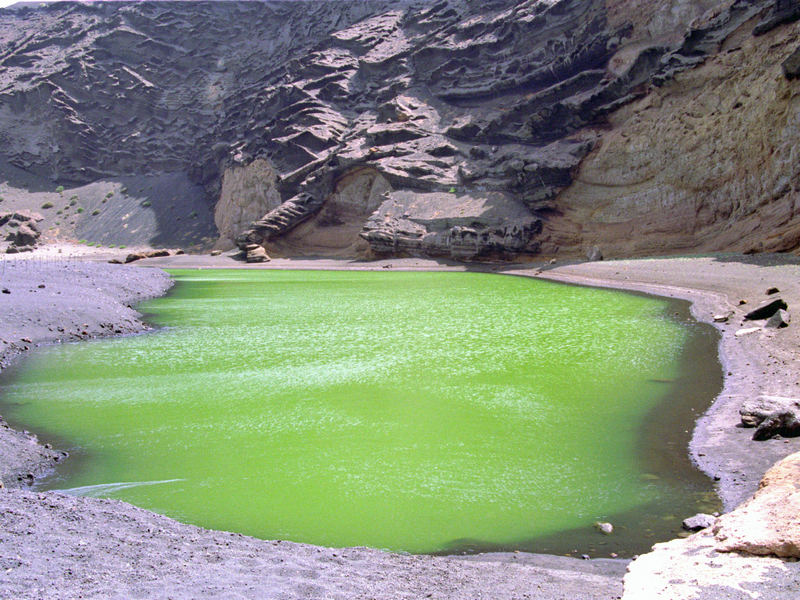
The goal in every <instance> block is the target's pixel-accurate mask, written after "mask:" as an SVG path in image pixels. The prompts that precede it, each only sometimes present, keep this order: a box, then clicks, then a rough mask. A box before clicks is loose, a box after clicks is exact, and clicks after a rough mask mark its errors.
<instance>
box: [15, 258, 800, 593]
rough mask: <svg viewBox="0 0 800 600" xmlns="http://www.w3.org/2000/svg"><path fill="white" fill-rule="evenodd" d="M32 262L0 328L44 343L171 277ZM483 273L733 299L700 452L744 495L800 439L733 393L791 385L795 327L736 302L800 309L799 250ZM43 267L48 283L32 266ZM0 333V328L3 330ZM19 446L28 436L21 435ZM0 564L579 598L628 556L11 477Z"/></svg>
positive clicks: (708, 306)
mask: <svg viewBox="0 0 800 600" xmlns="http://www.w3.org/2000/svg"><path fill="white" fill-rule="evenodd" d="M42 262H43V263H44V262H45V261H42ZM139 264H144V265H148V264H149V265H153V266H156V265H158V266H169V267H176V268H178V267H185V268H204V267H206V268H207V267H232V266H237V265H238V263H234V262H232V261H231V260H230V259H229V258H227V257H225V256H221V257H195V256H178V257H170V258H168V259H148V260H147V261H142V263H139ZM24 268H26V267H24V266H22V264H21V263H20V266H18V267H15V269H14V270H13V272H15V273H17V275H19V273H22V271H18V270H16V269H24ZM27 268H29V269H30V270H29V271H27V272H26V273H25V276H24V277H18V279H17V280H16V281H17V284H15V285H19V286H20V287H21V288H25V287H26V286H27V289H28V292H26V294H28V297H30V298H32V297H33V295H36V294H39V293H41V290H42V288H39V287H38V285H39V283H38V282H37V281H38V280H41V281H42V282H43V283H44V284H45V286H46V287H45V288H43V289H47V290H51V292H52V293H54V294H55V295H56V296H59V297H58V298H53V299H50V300H48V303H45V304H41V303H40V308H39V309H38V312H34V313H31V314H28V313H19V314H18V316H16V317H14V318H13V319H6V318H5V314H6V311H4V312H3V313H2V315H3V316H0V319H5V320H4V321H0V333H2V334H3V335H6V334H5V332H6V329H5V328H7V327H12V328H13V329H10V330H9V331H10V332H13V333H14V335H17V336H21V335H24V336H25V337H27V338H28V339H30V340H31V344H28V345H32V344H33V343H34V342H36V341H41V342H45V341H55V339H56V337H57V336H55V334H53V332H52V331H51V330H49V329H48V328H49V327H52V326H54V327H55V329H56V331H58V329H57V328H58V327H63V328H64V329H65V330H66V329H67V327H66V326H65V325H64V324H63V323H69V324H78V325H79V326H81V327H82V326H84V324H88V325H92V323H94V321H92V322H90V320H89V319H88V317H87V313H86V312H84V313H81V314H80V316H79V317H77V316H75V315H74V314H73V313H72V311H73V310H85V311H88V312H89V313H91V314H92V315H93V317H94V319H95V320H96V323H97V327H98V328H99V329H97V332H98V333H104V332H105V333H107V332H108V327H100V325H101V324H103V323H105V324H110V325H111V326H112V327H113V329H112V331H111V333H113V332H114V330H115V329H117V328H119V326H120V325H126V324H127V325H126V326H128V327H130V330H134V329H137V328H140V327H141V324H140V323H138V321H136V320H135V313H133V312H132V311H131V313H127V312H125V310H123V309H126V310H131V309H129V308H127V307H126V306H125V304H126V303H129V302H135V301H138V300H140V299H143V298H144V297H146V296H147V295H150V294H151V293H158V290H159V289H162V288H163V289H166V287H163V286H165V285H166V284H165V282H164V279H163V274H161V272H160V271H158V270H157V269H136V268H132V267H130V266H124V267H119V266H110V265H100V264H92V265H88V264H85V263H77V264H75V265H74V266H72V267H71V268H72V269H75V270H74V271H71V270H69V269H64V271H63V272H62V271H59V270H57V269H53V268H51V267H47V265H46V264H45V266H44V267H43V268H45V269H50V270H42V271H37V270H36V269H35V268H34V267H31V266H28V267H27ZM260 268H287V269H288V268H313V269H332V268H349V269H376V270H377V269H398V270H399V269H403V270H405V269H409V270H412V269H413V270H418V269H425V270H429V269H430V270H440V269H441V270H475V269H472V268H469V267H466V266H464V265H447V264H441V263H437V262H434V261H428V260H422V259H400V260H398V259H392V260H386V261H378V262H373V263H361V262H351V261H336V260H329V259H325V260H302V261H291V260H276V261H273V262H272V263H268V264H266V265H264V266H263V267H260ZM0 269H2V266H0ZM95 269H96V271H95ZM84 270H86V271H87V272H84ZM478 270H487V271H494V272H504V273H508V274H515V275H526V276H538V277H545V278H548V279H553V280H560V281H569V282H572V283H580V284H587V285H603V286H610V287H620V288H626V289H636V290H641V291H646V292H651V293H656V294H659V295H665V296H672V297H679V298H684V299H688V300H691V301H693V302H694V307H693V311H694V314H695V316H696V317H697V318H698V319H700V320H704V321H710V320H711V316H712V315H713V314H716V313H719V312H727V311H729V310H730V311H733V313H734V317H733V318H732V319H731V320H730V321H729V323H728V324H724V325H719V328H720V331H721V333H722V341H721V345H720V351H721V357H722V361H723V364H724V365H725V370H726V373H730V374H729V375H728V376H727V377H726V379H725V389H724V391H723V394H722V395H721V396H720V397H719V398H718V399H717V401H716V402H715V404H714V406H713V407H712V408H711V409H710V411H709V412H708V413H707V414H706V415H705V416H704V417H703V418H702V419H701V420H700V422H699V423H698V426H697V429H696V431H695V435H694V438H693V441H692V455H693V457H694V458H695V460H697V461H698V463H699V464H700V465H701V467H702V468H703V469H704V470H706V471H707V472H709V473H710V474H712V475H715V476H717V477H719V478H720V493H721V495H722V497H723V500H724V502H725V505H726V507H727V508H730V507H733V506H734V505H735V504H737V503H738V502H739V501H740V500H741V499H743V498H744V497H746V496H747V495H748V494H749V493H750V492H752V490H753V489H754V488H755V485H756V483H757V481H758V479H759V478H760V477H761V475H762V474H763V473H764V471H765V470H766V468H768V467H769V466H770V465H771V464H772V463H773V462H774V461H775V460H776V459H777V458H780V457H782V456H784V455H786V454H788V453H790V452H792V451H794V450H796V449H798V448H800V439H794V440H771V441H769V442H752V441H751V440H750V434H751V430H750V431H748V430H743V429H739V428H737V427H736V423H738V412H737V411H738V405H739V403H740V402H741V400H742V399H743V397H744V396H746V395H748V394H752V393H772V394H780V395H792V394H793V395H800V388H799V387H797V373H800V356H798V353H797V351H796V348H797V342H798V340H799V339H800V337H798V333H797V332H796V326H794V325H793V326H791V327H789V328H788V329H785V330H781V331H773V332H757V333H754V334H750V335H748V336H743V337H736V336H734V333H735V331H736V330H737V329H739V326H740V322H741V321H740V318H741V314H743V309H742V308H741V307H739V305H738V302H739V300H740V299H747V300H748V305H747V306H748V307H750V306H752V305H754V304H757V303H758V302H759V301H760V300H761V299H763V298H765V290H766V288H767V287H772V286H775V287H779V288H780V289H781V295H782V297H783V298H784V299H785V300H786V301H787V303H788V304H789V306H790V310H791V308H792V307H794V306H798V302H800V278H798V274H800V268H798V266H797V264H796V262H795V263H792V262H791V261H790V260H789V261H788V262H787V259H786V258H785V257H778V258H770V257H760V258H759V259H758V261H756V260H755V259H753V258H751V257H731V258H703V259H664V260H645V261H615V262H607V263H585V264H578V265H568V266H552V267H548V268H547V269H546V270H543V271H540V270H539V269H536V268H532V267H526V268H522V267H513V266H502V267H501V266H482V267H480V268H479V269H478ZM9 272H12V270H9ZM92 273H94V274H95V275H92ZM45 275H46V276H47V277H48V279H47V280H45V279H43V278H44V277H45ZM65 275H67V276H66V277H65ZM95 276H96V277H98V278H99V279H100V280H102V285H97V286H96V287H100V288H101V291H102V292H103V293H104V294H107V295H108V297H109V302H110V304H108V305H106V304H103V303H95V302H91V303H87V302H85V300H84V299H85V297H86V296H85V294H86V290H87V289H90V288H86V287H84V288H78V289H72V288H71V287H70V286H73V285H74V282H75V281H76V280H78V281H79V280H80V279H81V277H85V278H86V279H87V280H88V281H95V282H97V281H98V280H95V279H93V277H95ZM131 278H133V279H131ZM3 281H6V279H5V278H4V279H3ZM9 281H11V280H9ZM34 283H35V284H36V285H33V284H34ZM3 285H6V287H8V285H7V284H3ZM61 285H64V286H66V287H64V288H61V287H60V286H61ZM90 285H94V284H93V283H92V284H90ZM148 286H152V287H148ZM159 286H162V288H159ZM147 289H150V290H151V292H150V293H148V292H144V293H143V295H141V296H140V297H132V296H130V294H131V293H133V292H134V291H135V290H139V291H141V290H147ZM33 290H38V291H33ZM58 291H61V292H62V293H61V294H58V293H57V292H58ZM4 296H5V298H0V301H1V302H6V303H7V304H6V306H7V307H13V309H14V310H18V309H19V306H18V305H17V303H16V302H15V301H14V300H13V298H14V297H15V294H14V293H13V290H12V294H8V295H4ZM67 297H69V298H73V299H75V298H77V302H76V303H75V304H73V305H71V306H73V308H72V309H65V310H64V312H63V313H59V312H56V311H53V312H52V319H54V320H53V321H52V324H51V325H48V326H46V327H45V328H44V329H40V330H37V329H36V328H37V327H39V322H38V321H37V319H43V318H45V317H46V318H47V319H50V318H51V317H50V316H47V315H49V314H50V312H49V311H51V310H53V309H54V307H56V306H70V305H69V304H61V303H62V301H64V300H65V298H67ZM16 298H17V300H18V301H19V302H21V305H20V306H25V301H23V300H21V299H22V298H24V296H22V292H19V295H17V296H16ZM37 298H38V296H37ZM68 302H69V301H68ZM115 303H116V304H115ZM115 311H119V312H115ZM125 319H132V320H130V321H126V320H125ZM118 321H119V322H118ZM78 322H80V323H78ZM48 323H51V322H50V321H48ZM92 326H94V325H92ZM34 331H41V335H42V336H43V337H42V338H41V339H39V338H36V339H34V337H31V335H33V333H32V332H34ZM44 331H48V333H44ZM86 331H87V332H88V331H89V330H86ZM93 331H94V330H93ZM28 332H31V333H28ZM59 333H61V332H59ZM79 333H80V332H79ZM3 335H0V337H2V338H3V339H6V338H5V337H3ZM48 335H51V337H47V336H48ZM54 336H55V337H54ZM15 351H19V350H15ZM23 351H24V348H23ZM10 435H12V434H11V433H9V431H8V430H0V439H4V438H6V437H8V436H10ZM25 443H27V444H29V445H31V446H33V444H30V441H26V442H25ZM39 448H41V447H39ZM48 461H52V458H51V457H49V456H45V457H44V459H43V462H44V463H45V464H49V463H48ZM40 462H41V461H40ZM13 468H14V467H13V466H12V469H13ZM17 470H18V471H19V470H20V469H17ZM0 569H2V572H3V573H4V577H2V578H0V596H3V597H5V596H10V597H50V598H59V597H74V596H78V595H84V596H87V595H88V596H100V597H130V596H131V595H132V594H134V593H135V594H137V595H139V596H141V597H148V598H150V597H196V596H203V597H246V598H255V597H259V598H260V597H281V598H312V597H326V598H360V597H364V598H366V597H369V598H424V597H436V598H481V597H485V598H525V597H535V598H544V599H548V598H565V599H566V598H570V599H572V598H587V599H590V598H616V597H619V596H620V594H621V592H622V585H621V581H622V575H623V573H624V570H625V562H623V561H605V560H598V561H594V560H593V561H579V560H574V559H569V558H563V557H548V556H541V555H526V554H512V555H484V556H478V557H471V558H470V559H469V560H464V559H459V558H447V557H445V558H432V557H427V556H402V555H395V554H388V553H383V552H380V551H376V550H370V549H348V550H335V549H327V548H318V547H314V546H306V545H299V544H290V543H286V542H283V543H277V542H269V541H263V540H256V539H253V538H247V537H244V536H240V535H236V534H229V533H223V532H210V531H206V530H203V529H200V528H197V527H193V526H191V525H184V524H181V523H177V522H175V521H173V520H171V519H168V518H166V517H162V516H160V515H155V514H153V513H149V512H147V511H144V510H141V509H138V508H135V507H133V506H130V505H128V504H125V503H121V502H116V501H107V500H95V499H90V498H72V497H67V496H64V495H60V494H57V493H52V492H46V493H36V492H30V491H25V490H9V489H6V490H2V492H0ZM707 597H709V598H710V597H714V596H713V594H712V595H709V596H707ZM731 597H733V596H731ZM747 597H749V596H747Z"/></svg>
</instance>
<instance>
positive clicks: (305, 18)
mask: <svg viewBox="0 0 800 600" xmlns="http://www.w3.org/2000/svg"><path fill="white" fill-rule="evenodd" d="M797 12H798V11H797V10H796V6H795V5H794V3H792V2H786V1H785V0H753V1H743V0H735V1H734V0H727V1H725V2H712V1H710V0H661V1H659V2H643V1H641V0H605V1H601V0H560V1H558V0H526V1H523V2H512V1H511V0H494V1H491V2H481V3H475V2H467V1H465V0H446V1H444V2H424V1H417V2H387V1H379V0H369V1H365V2H364V1H355V0H349V1H348V0H345V1H342V2H311V3H308V2H300V3H297V2H261V3H246V2H217V3H161V2H141V3H119V4H117V3H102V4H101V3H97V4H72V3H58V4H55V5H51V6H48V7H44V8H39V9H17V10H5V11H2V12H1V13H0V44H2V45H1V46H0V64H2V69H0V140H2V142H3V143H2V150H1V151H0V153H2V155H3V156H4V157H5V158H6V159H7V161H8V163H9V165H11V166H13V167H18V168H20V169H22V170H23V171H25V172H27V173H29V174H33V175H34V176H36V177H38V178H39V179H40V180H41V181H42V182H47V184H48V185H50V186H51V187H54V186H55V185H57V183H62V182H63V183H64V184H66V185H67V186H70V185H74V186H77V185H84V186H85V185H87V184H91V183H92V182H96V181H113V180H115V178H120V177H133V176H135V177H145V176H146V177H150V178H152V177H154V176H161V174H181V176H184V177H188V179H189V180H190V181H191V182H192V183H193V184H194V185H195V186H201V188H202V190H203V193H204V195H205V199H206V204H207V206H208V211H207V212H208V215H205V214H198V215H197V216H196V217H192V218H190V219H187V218H186V215H187V214H191V215H194V214H195V213H202V211H197V210H196V209H194V208H192V209H191V210H185V211H184V213H186V214H185V215H178V212H180V211H176V212H175V213H174V214H173V213H172V212H170V211H168V210H164V209H161V210H156V209H157V208H159V207H158V206H157V205H158V204H163V203H164V202H172V203H174V204H176V205H178V206H180V204H181V202H182V201H183V198H182V194H188V193H189V192H188V190H190V189H191V190H193V191H192V194H195V195H196V192H195V191H194V189H195V188H191V187H187V186H184V187H182V188H181V189H179V190H177V192H178V193H177V197H176V198H174V199H172V198H170V199H168V200H164V198H163V197H162V196H163V194H160V195H157V194H155V193H152V194H150V195H148V196H147V199H146V200H145V202H150V203H151V204H152V205H153V208H152V212H153V213H155V216H156V220H158V221H159V222H158V223H155V224H153V223H151V221H150V220H141V223H143V225H142V226H143V227H145V228H147V227H150V228H155V229H157V230H160V231H161V232H162V239H163V238H164V237H165V236H166V237H169V236H170V235H171V236H172V237H176V236H177V235H178V233H179V232H180V231H183V230H185V226H186V224H187V223H188V224H190V225H192V227H194V230H192V235H193V236H194V237H195V238H198V239H201V240H205V239H207V236H209V235H210V232H212V230H213V227H214V224H216V229H217V231H216V232H213V233H215V234H216V235H218V241H217V247H218V248H220V249H223V248H224V249H227V248H230V247H232V246H233V244H234V243H236V244H238V245H239V247H240V248H242V249H244V248H245V247H246V246H247V245H248V244H253V243H256V244H259V245H265V246H266V248H267V250H268V251H269V252H271V253H273V252H278V253H279V254H281V253H286V252H291V253H292V254H295V255H297V254H320V253H322V254H336V253H338V254H340V255H348V256H353V255H383V254H386V253H390V254H418V255H435V256H447V257H452V258H457V259H463V260H472V259H479V258H488V257H491V258H497V257H499V258H510V257H519V256H525V255H530V254H534V253H537V252H543V253H545V254H566V255H572V256H585V255H586V254H587V251H588V250H590V249H592V248H594V247H595V246H597V247H598V248H599V249H600V251H601V252H602V254H603V255H604V256H607V257H612V258H613V257H614V256H619V255H632V254H648V253H654V252H660V253H663V252H670V251H685V250H722V249H724V250H727V249H733V250H750V251H760V250H792V249H795V248H797V247H798V245H800V217H798V213H799V212H800V205H799V204H798V203H800V199H798V198H799V197H798V187H799V186H800V183H798V180H799V178H800V167H798V166H797V165H798V164H800V163H798V161H797V160H795V159H796V155H797V152H798V148H797V143H798V142H797V141H798V133H800V132H798V125H797V123H798V120H799V117H798V115H800V101H799V100H798V85H800V84H799V83H798V81H797V80H796V79H793V77H794V75H793V73H795V71H796V69H795V67H794V66H793V65H794V64H795V62H796V59H795V58H793V57H794V56H795V54H796V50H797V38H798V31H799V29H798V24H797V18H798V16H800V15H798V14H797ZM754 34H758V35H754ZM793 61H794V62H793ZM174 176H177V175H174ZM376 177H379V178H380V179H379V180H377V181H379V182H380V185H379V187H380V190H381V193H384V192H391V193H393V194H394V193H401V192H402V193H406V194H414V195H419V199H417V200H415V201H414V202H413V203H412V204H413V205H414V206H419V205H425V206H426V207H428V208H430V211H429V210H428V208H426V209H425V211H423V213H424V214H422V215H418V214H417V213H415V212H413V211H408V215H407V216H403V214H400V215H394V214H390V215H389V217H390V218H388V219H386V218H385V217H386V215H387V210H388V209H387V206H386V205H385V203H384V202H383V201H382V202H378V201H377V199H376V197H374V196H373V195H371V194H372V192H373V191H375V190H373V187H372V185H373V183H374V182H375V181H376ZM362 178H363V180H362ZM343 186H345V187H347V186H349V190H350V191H348V192H346V194H349V195H351V196H352V194H353V193H354V190H359V192H358V193H359V194H362V195H363V196H364V197H363V198H361V199H359V200H358V201H357V202H356V203H355V204H357V205H358V206H359V208H358V210H351V209H347V210H342V209H341V208H336V209H333V210H331V211H330V212H329V214H328V217H326V218H319V215H320V214H321V211H323V209H324V207H326V206H327V205H328V204H329V203H330V202H332V201H334V202H335V200H334V199H335V198H339V199H341V194H342V189H343ZM141 187H142V188H143V191H142V193H143V194H146V193H147V189H146V187H147V186H141ZM488 197H492V198H495V199H497V198H500V197H502V201H497V202H495V210H493V211H488V212H489V213H491V214H490V215H489V216H487V212H486V211H484V212H480V211H475V210H474V209H473V207H474V205H476V204H480V203H482V202H483V203H485V202H486V199H487V198H488ZM394 198H395V199H396V197H394ZM403 198H407V196H403ZM191 200H192V202H195V201H196V198H195V197H194V196H193V197H192V199H191ZM387 201H389V202H390V203H391V202H392V200H391V199H387ZM405 201H406V200H404V202H405ZM348 202H349V201H348ZM459 203H463V204H464V205H465V208H464V210H465V212H466V213H469V214H470V215H471V216H472V218H471V220H469V222H463V221H464V220H460V216H461V207H460V206H459ZM501 206H502V208H498V207H501ZM370 209H371V210H370ZM137 210H140V208H136V207H134V208H133V211H134V212H135V211H137ZM437 210H438V212H439V213H440V214H439V215H438V216H437V218H436V219H433V220H432V219H430V218H428V217H427V216H425V215H427V214H428V212H430V213H431V214H433V213H434V212H437ZM212 213H213V214H212ZM259 213H261V214H259ZM176 216H182V218H183V220H182V221H180V222H179V221H177V220H176ZM382 219H383V220H382ZM79 220H80V219H79ZM134 220H135V218H134ZM445 221H446V223H445ZM137 222H139V221H137ZM178 223H180V224H178ZM250 223H253V225H250ZM450 223H452V224H450ZM201 225H202V226H201ZM104 226H107V227H111V226H113V223H112V222H111V221H107V222H104ZM173 230H174V231H173ZM96 235H99V234H96ZM184 237H186V236H185V235H184ZM164 241H165V242H166V240H164ZM181 241H182V242H183V239H182V240H181Z"/></svg>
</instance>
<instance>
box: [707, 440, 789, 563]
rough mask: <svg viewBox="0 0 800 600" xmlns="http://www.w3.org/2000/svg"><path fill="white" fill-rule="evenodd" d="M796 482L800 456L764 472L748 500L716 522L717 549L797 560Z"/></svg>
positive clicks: (783, 461) (714, 529) (784, 460)
mask: <svg viewBox="0 0 800 600" xmlns="http://www.w3.org/2000/svg"><path fill="white" fill-rule="evenodd" d="M799 481H800V454H792V455H791V456H788V457H786V458H784V459H783V460H782V461H780V462H779V463H777V464H776V465H775V466H774V467H772V468H771V469H770V470H769V471H767V472H766V474H765V475H764V478H763V479H762V480H761V484H760V485H759V488H758V491H757V492H756V493H755V495H754V496H753V497H752V498H751V499H750V500H748V501H747V502H745V503H744V504H742V505H741V506H740V507H738V508H737V509H736V510H735V511H733V512H731V513H728V514H726V515H723V516H721V517H720V518H719V519H718V520H717V522H716V524H715V525H714V527H713V529H712V531H713V533H714V539H715V540H716V547H717V550H719V551H720V552H743V553H747V554H755V555H764V556H766V555H772V556H779V557H782V558H800V488H799V487H798V482H799Z"/></svg>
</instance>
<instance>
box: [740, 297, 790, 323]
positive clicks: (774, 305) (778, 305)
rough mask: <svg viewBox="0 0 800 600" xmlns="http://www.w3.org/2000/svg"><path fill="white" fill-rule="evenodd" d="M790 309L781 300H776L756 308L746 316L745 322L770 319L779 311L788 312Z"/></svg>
mask: <svg viewBox="0 0 800 600" xmlns="http://www.w3.org/2000/svg"><path fill="white" fill-rule="evenodd" d="M787 308H789V307H788V306H787V304H786V302H784V301H783V300H782V299H781V298H776V299H775V300H770V301H769V302H765V303H764V304H762V305H761V306H759V307H758V308H754V309H753V310H751V311H750V312H749V313H747V314H746V315H745V316H744V320H745V321H762V320H764V319H769V318H770V317H771V316H772V315H774V314H775V313H776V312H778V311H779V310H786V309H787Z"/></svg>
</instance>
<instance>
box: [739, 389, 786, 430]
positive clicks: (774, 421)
mask: <svg viewBox="0 0 800 600" xmlns="http://www.w3.org/2000/svg"><path fill="white" fill-rule="evenodd" d="M739 414H740V415H741V419H742V425H743V426H744V427H755V428H756V430H755V432H754V433H753V439H754V440H768V439H770V438H772V437H774V436H776V435H782V436H796V435H800V398H786V397H784V396H767V395H761V396H757V397H756V398H753V399H751V400H747V401H745V402H744V404H742V408H741V409H739Z"/></svg>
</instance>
